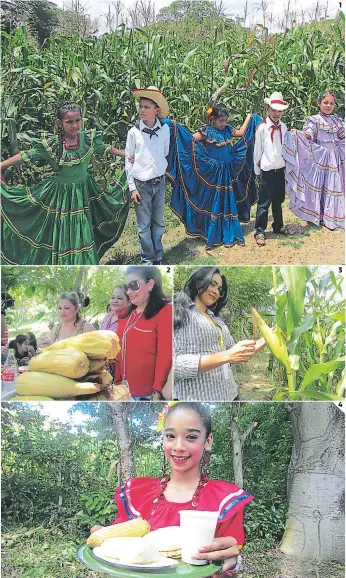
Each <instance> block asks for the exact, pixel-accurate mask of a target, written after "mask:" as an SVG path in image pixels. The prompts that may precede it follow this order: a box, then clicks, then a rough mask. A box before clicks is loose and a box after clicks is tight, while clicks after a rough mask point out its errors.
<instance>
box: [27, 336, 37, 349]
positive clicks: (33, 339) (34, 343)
mask: <svg viewBox="0 0 346 578" xmlns="http://www.w3.org/2000/svg"><path fill="white" fill-rule="evenodd" d="M28 339H29V345H32V346H33V348H34V349H35V351H37V340H36V336H35V334H34V333H31V331H28Z"/></svg>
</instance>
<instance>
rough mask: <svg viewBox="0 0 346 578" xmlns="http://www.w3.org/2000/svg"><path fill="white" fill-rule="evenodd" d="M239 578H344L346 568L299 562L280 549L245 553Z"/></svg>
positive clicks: (312, 562) (335, 564)
mask: <svg viewBox="0 0 346 578" xmlns="http://www.w3.org/2000/svg"><path fill="white" fill-rule="evenodd" d="M238 576H239V578H344V576H345V568H344V566H342V565H341V564H337V563H333V562H330V563H329V562H328V563H326V562H318V561H317V560H315V561H314V560H312V561H308V562H303V561H299V560H298V559H297V558H295V557H288V556H285V555H284V554H282V552H280V550H279V549H276V550H267V551H265V552H263V553H259V552H254V553H248V552H244V553H243V570H242V571H241V572H239V574H238Z"/></svg>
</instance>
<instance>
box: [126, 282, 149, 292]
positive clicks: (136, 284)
mask: <svg viewBox="0 0 346 578" xmlns="http://www.w3.org/2000/svg"><path fill="white" fill-rule="evenodd" d="M144 283H148V281H147V280H145V281H144ZM140 286H141V284H140V282H139V281H138V279H135V280H134V281H129V283H126V284H125V285H124V289H125V291H126V293H127V292H128V291H137V290H138V289H139V288H140Z"/></svg>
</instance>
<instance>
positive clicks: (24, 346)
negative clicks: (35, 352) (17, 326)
mask: <svg viewBox="0 0 346 578" xmlns="http://www.w3.org/2000/svg"><path fill="white" fill-rule="evenodd" d="M28 346H29V339H28V338H27V336H26V335H17V337H16V338H15V339H13V340H12V341H10V343H9V344H8V348H9V349H14V355H15V358H16V360H17V363H18V365H19V366H20V365H28V363H29V361H30V359H31V357H32V355H31V354H30V353H29V352H28Z"/></svg>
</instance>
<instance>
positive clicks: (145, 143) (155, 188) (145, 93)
mask: <svg viewBox="0 0 346 578" xmlns="http://www.w3.org/2000/svg"><path fill="white" fill-rule="evenodd" d="M131 92H132V94H133V95H134V97H135V98H136V99H137V100H138V101H139V118H140V120H139V122H137V123H136V124H135V126H133V127H132V128H131V129H130V130H129V132H128V134H127V141H126V148H125V170H126V176H127V182H128V185H129V190H130V193H131V198H132V201H133V202H134V205H135V211H136V219H137V230H138V236H139V245H140V253H141V260H142V262H143V263H145V264H147V265H160V264H161V262H162V258H163V246H162V235H163V233H164V220H163V215H164V207H165V172H166V168H167V160H166V157H167V155H168V153H169V142H170V132H169V128H168V126H167V125H165V124H162V123H161V121H160V119H161V118H165V117H167V116H168V113H169V106H168V102H167V100H166V99H165V97H164V96H163V94H162V92H160V91H159V89H158V88H156V87H155V86H149V87H148V88H143V89H142V88H138V89H137V88H136V89H132V90H131ZM130 159H134V161H133V162H131V160H130Z"/></svg>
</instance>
